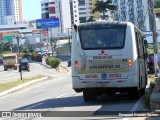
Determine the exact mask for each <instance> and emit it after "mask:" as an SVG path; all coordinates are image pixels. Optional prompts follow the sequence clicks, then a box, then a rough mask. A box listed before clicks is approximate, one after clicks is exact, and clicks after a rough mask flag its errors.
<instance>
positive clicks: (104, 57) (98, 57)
mask: <svg viewBox="0 0 160 120" xmlns="http://www.w3.org/2000/svg"><path fill="white" fill-rule="evenodd" d="M93 59H113V58H112V56H93Z"/></svg>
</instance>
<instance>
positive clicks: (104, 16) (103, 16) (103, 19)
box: [102, 11, 106, 20]
mask: <svg viewBox="0 0 160 120" xmlns="http://www.w3.org/2000/svg"><path fill="white" fill-rule="evenodd" d="M102 13H103V17H102V19H103V20H105V17H106V15H105V11H103V12H102Z"/></svg>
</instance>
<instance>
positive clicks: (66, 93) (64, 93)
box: [55, 92, 70, 98]
mask: <svg viewBox="0 0 160 120" xmlns="http://www.w3.org/2000/svg"><path fill="white" fill-rule="evenodd" d="M69 93H70V92H68V93H64V94H62V95H59V96H57V97H55V98H60V97H62V96H65V95H67V94H69Z"/></svg>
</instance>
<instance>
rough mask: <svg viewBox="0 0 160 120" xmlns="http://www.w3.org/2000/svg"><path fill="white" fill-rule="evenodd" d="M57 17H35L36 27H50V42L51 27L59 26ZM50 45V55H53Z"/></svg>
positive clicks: (51, 39)
mask: <svg viewBox="0 0 160 120" xmlns="http://www.w3.org/2000/svg"><path fill="white" fill-rule="evenodd" d="M59 24H60V23H59V18H49V19H37V20H36V26H37V29H48V28H50V32H51V36H50V43H51V45H52V43H53V37H52V28H55V27H59ZM51 47H52V56H53V46H51Z"/></svg>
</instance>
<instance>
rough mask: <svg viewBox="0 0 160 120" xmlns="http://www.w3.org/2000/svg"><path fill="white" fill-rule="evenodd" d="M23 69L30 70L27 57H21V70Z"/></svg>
mask: <svg viewBox="0 0 160 120" xmlns="http://www.w3.org/2000/svg"><path fill="white" fill-rule="evenodd" d="M21 70H27V71H28V72H29V71H30V65H29V62H28V59H27V58H22V59H20V64H19V72H21Z"/></svg>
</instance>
